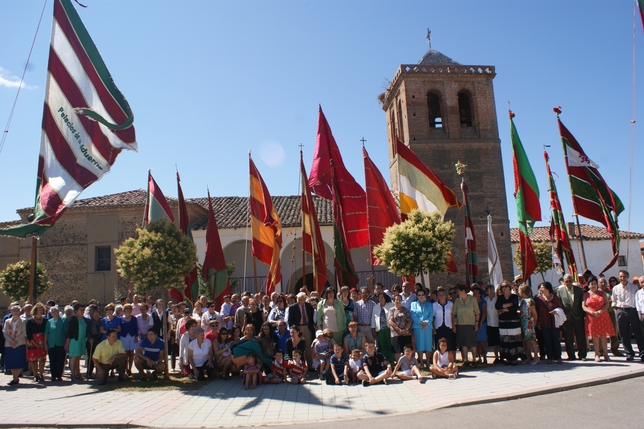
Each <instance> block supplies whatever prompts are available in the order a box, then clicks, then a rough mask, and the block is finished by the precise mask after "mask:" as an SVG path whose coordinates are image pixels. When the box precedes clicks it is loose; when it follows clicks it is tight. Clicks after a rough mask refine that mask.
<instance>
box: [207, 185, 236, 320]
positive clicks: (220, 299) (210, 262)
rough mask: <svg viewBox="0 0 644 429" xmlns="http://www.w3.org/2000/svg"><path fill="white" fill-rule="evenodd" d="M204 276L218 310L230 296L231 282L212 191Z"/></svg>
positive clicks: (209, 200) (209, 205)
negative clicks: (225, 297)
mask: <svg viewBox="0 0 644 429" xmlns="http://www.w3.org/2000/svg"><path fill="white" fill-rule="evenodd" d="M201 269H202V272H203V276H204V278H205V279H206V281H207V282H208V283H210V290H211V296H212V297H213V299H214V301H215V304H216V305H217V307H218V308H221V305H222V304H223V303H224V296H225V295H230V282H229V280H228V270H227V269H226V259H225V258H224V249H223V248H222V247H221V238H220V237H219V228H217V220H216V219H215V211H214V210H213V208H212V200H211V199H210V190H208V229H207V230H206V257H205V258H204V261H203V267H202V268H201Z"/></svg>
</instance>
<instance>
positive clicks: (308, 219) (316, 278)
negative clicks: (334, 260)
mask: <svg viewBox="0 0 644 429" xmlns="http://www.w3.org/2000/svg"><path fill="white" fill-rule="evenodd" d="M300 179H301V180H302V200H301V205H302V246H303V247H304V251H305V252H307V253H309V254H310V255H311V256H312V258H313V264H311V265H312V267H313V288H312V290H315V291H317V292H318V293H319V294H322V290H323V289H324V285H325V284H326V282H327V276H326V252H325V250H324V240H323V239H322V234H321V233H320V223H319V222H318V215H317V212H316V211H315V205H314V204H313V195H312V194H311V188H310V187H309V183H308V182H309V179H308V178H307V176H306V168H304V160H303V159H302V152H301V151H300Z"/></svg>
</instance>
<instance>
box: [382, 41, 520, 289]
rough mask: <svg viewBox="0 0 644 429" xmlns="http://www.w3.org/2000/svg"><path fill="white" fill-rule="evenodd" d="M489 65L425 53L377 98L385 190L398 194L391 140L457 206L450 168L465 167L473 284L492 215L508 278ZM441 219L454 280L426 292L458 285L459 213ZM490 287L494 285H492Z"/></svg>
mask: <svg viewBox="0 0 644 429" xmlns="http://www.w3.org/2000/svg"><path fill="white" fill-rule="evenodd" d="M495 76H496V72H495V69H494V66H484V65H462V64H459V63H457V62H456V61H454V60H452V59H451V58H449V57H447V56H445V55H443V54H441V53H440V52H438V51H436V50H434V49H431V45H430V49H429V50H428V51H427V53H426V54H425V55H424V56H423V57H422V58H421V59H420V61H419V62H418V63H417V64H403V65H401V66H400V67H398V70H397V71H396V73H395V75H394V77H393V78H392V80H391V83H390V84H389V87H388V88H387V90H386V92H385V93H383V94H381V95H380V97H379V99H380V101H381V103H382V108H383V110H384V111H385V113H386V116H387V135H388V143H389V161H390V163H389V169H390V174H391V184H392V188H393V189H394V190H397V188H398V166H397V164H396V158H395V155H396V153H395V147H396V145H395V139H396V138H398V139H399V140H400V141H401V142H403V143H404V144H405V145H407V146H408V147H409V148H411V150H412V151H414V153H416V155H418V157H419V158H420V159H421V160H422V161H423V162H424V163H425V165H427V166H428V167H429V168H430V169H432V170H433V171H434V172H435V173H436V174H437V175H438V176H439V177H440V178H441V179H442V180H443V181H444V182H445V183H446V184H447V185H448V186H449V187H451V188H452V190H453V191H454V192H455V193H456V196H457V197H458V199H459V200H461V201H462V193H461V189H460V183H461V179H460V177H459V176H458V174H457V173H456V169H455V167H454V165H455V164H456V163H457V162H458V161H460V162H462V163H463V164H465V165H467V168H466V170H465V180H466V181H467V184H468V187H469V193H468V200H469V202H470V207H471V210H472V221H473V223H474V229H475V232H476V242H477V255H478V265H479V278H480V279H482V280H483V281H485V282H487V281H488V280H489V276H488V266H487V233H486V226H487V218H486V210H489V212H490V214H491V215H492V220H493V229H494V235H495V239H496V244H497V247H498V251H499V257H500V259H501V267H502V270H503V276H504V278H505V279H510V280H511V279H512V277H513V268H512V249H511V245H510V227H509V220H508V207H507V202H506V190H505V182H504V175H503V162H502V157H501V141H500V139H499V130H498V124H497V118H496V107H495V102H494V88H493V86H492V80H493V79H494V77H495ZM445 220H451V221H452V222H454V226H455V232H456V236H455V238H454V244H453V247H452V253H453V255H454V258H455V260H456V264H457V266H458V271H459V274H458V275H454V274H450V275H448V274H438V275H432V276H431V286H432V288H433V289H435V288H436V287H437V286H439V285H443V286H447V285H454V284H456V283H464V282H465V252H466V250H465V238H464V228H463V223H464V220H463V210H462V209H461V210H458V209H456V208H451V209H449V210H448V211H447V214H446V216H445ZM495 286H496V285H495Z"/></svg>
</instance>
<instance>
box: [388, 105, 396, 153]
mask: <svg viewBox="0 0 644 429" xmlns="http://www.w3.org/2000/svg"><path fill="white" fill-rule="evenodd" d="M389 132H390V134H391V153H393V154H394V155H396V115H395V113H394V109H391V111H390V113H389Z"/></svg>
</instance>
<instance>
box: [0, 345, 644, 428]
mask: <svg viewBox="0 0 644 429" xmlns="http://www.w3.org/2000/svg"><path fill="white" fill-rule="evenodd" d="M592 356H593V355H592V353H591V354H590V356H589V357H591V358H592ZM641 375H644V364H642V363H639V362H626V360H625V358H613V361H612V362H601V363H596V362H594V361H593V360H589V361H587V362H581V361H575V362H564V363H563V364H561V365H557V364H552V365H545V364H540V365H536V366H531V365H519V366H516V367H508V366H503V365H488V366H487V367H486V368H480V369H475V370H470V371H468V372H464V373H462V375H461V377H459V378H458V379H457V380H432V379H430V380H428V381H427V382H426V383H425V384H420V383H418V382H417V381H407V382H405V383H402V382H400V381H394V382H391V383H390V385H388V386H384V385H378V386H370V387H363V386H361V385H356V386H327V385H326V384H323V382H321V381H318V380H313V381H311V382H310V383H308V384H306V385H301V386H291V385H286V384H281V385H263V386H258V387H257V389H255V390H243V386H242V382H241V379H234V380H226V381H222V380H215V381H213V382H211V383H205V384H204V385H203V387H201V388H197V389H187V390H156V389H144V390H142V389H139V388H135V389H133V388H126V389H107V390H105V389H99V388H97V387H96V386H95V385H94V384H93V383H74V384H72V383H66V384H63V385H61V384H60V383H57V384H51V383H49V382H47V383H44V384H36V383H33V382H32V381H31V379H30V378H23V379H21V383H20V385H19V386H18V387H17V388H14V387H13V386H12V387H9V386H6V383H7V382H8V381H9V380H10V377H9V376H6V375H1V376H0V384H1V385H2V387H0V398H1V403H2V409H3V410H5V412H4V413H2V415H1V416H0V426H3V427H20V426H23V427H24V426H77V427H78V426H85V427H86V426H100V427H115V426H128V425H129V426H150V427H181V428H203V427H230V426H259V425H276V424H289V423H304V422H308V421H315V422H319V421H325V420H337V419H343V420H346V419H358V418H360V419H364V418H371V417H378V416H383V415H393V414H399V413H413V412H418V411H428V410H432V409H438V408H444V407H450V406H458V405H465V404H471V403H480V402H485V401H498V400H506V399H512V398H518V397H525V396H530V395H536V394H541V393H547V392H552V391H558V390H565V389H571V388H574V387H580V386H585V385H591V384H598V383H605V382H611V381H617V380H620V379H624V378H629V377H637V376H641ZM111 383H113V381H111V382H110V385H111Z"/></svg>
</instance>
